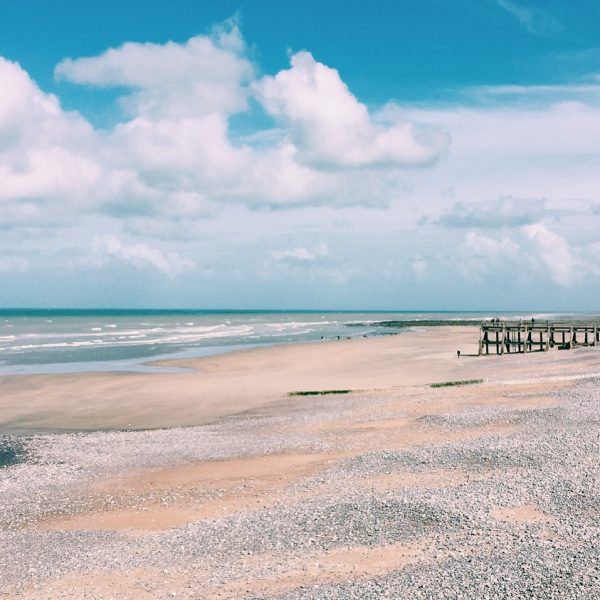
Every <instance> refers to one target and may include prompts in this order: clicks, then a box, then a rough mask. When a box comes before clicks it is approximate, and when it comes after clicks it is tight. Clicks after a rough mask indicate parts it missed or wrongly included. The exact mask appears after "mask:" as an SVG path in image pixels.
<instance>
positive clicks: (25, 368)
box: [0, 309, 570, 375]
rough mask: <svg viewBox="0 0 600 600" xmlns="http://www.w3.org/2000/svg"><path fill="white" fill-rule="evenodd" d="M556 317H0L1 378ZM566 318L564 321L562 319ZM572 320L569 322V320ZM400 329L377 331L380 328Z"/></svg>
mask: <svg viewBox="0 0 600 600" xmlns="http://www.w3.org/2000/svg"><path fill="white" fill-rule="evenodd" d="M531 316H534V317H535V318H553V317H555V316H557V315H556V314H552V315H550V314H543V315H542V314H535V313H526V312H522V313H490V312H401V311H400V312H331V311H327V312H316V311H308V312H307V311H289V312H288V311H206V310H21V309H0V375H7V374H17V373H56V372H78V371H106V370H110V371H112V370H126V371H146V370H156V367H152V366H150V365H148V364H147V363H148V362H149V361H151V360H155V359H157V358H178V357H199V356H206V355H210V354H217V353H221V352H228V351H232V350H236V349H242V348H250V347H253V346H262V345H269V344H279V343H293V342H307V341H315V340H321V339H324V340H328V339H336V338H337V337H338V336H339V337H340V338H347V337H362V336H365V335H366V336H372V335H384V334H389V333H399V332H402V331H404V330H406V329H407V328H414V327H418V326H419V324H421V323H422V324H427V323H428V322H431V321H448V322H453V321H454V322H455V321H457V320H472V321H474V322H476V323H477V322H479V321H481V320H482V319H485V318H491V317H500V318H502V317H512V318H514V317H523V318H531ZM563 316H565V315H563ZM569 316H570V315H569ZM389 321H401V322H402V325H397V326H393V327H389V326H388V327H383V326H381V322H389Z"/></svg>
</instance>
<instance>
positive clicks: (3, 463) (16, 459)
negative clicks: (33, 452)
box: [0, 437, 26, 469]
mask: <svg viewBox="0 0 600 600" xmlns="http://www.w3.org/2000/svg"><path fill="white" fill-rule="evenodd" d="M25 455H26V450H25V447H24V446H23V444H22V442H21V441H19V439H18V438H14V437H0V469H1V468H2V467H9V466H10V465H16V464H17V463H21V462H24V460H25Z"/></svg>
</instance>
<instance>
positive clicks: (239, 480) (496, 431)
mask: <svg viewBox="0 0 600 600" xmlns="http://www.w3.org/2000/svg"><path fill="white" fill-rule="evenodd" d="M472 360H473V362H475V361H476V360H477V359H472ZM501 361H502V362H501ZM597 365H600V355H598V354H597V351H596V349H577V350H574V351H572V352H570V353H568V355H567V353H560V352H555V353H550V354H546V355H531V356H527V357H522V356H521V357H518V356H517V357H508V358H490V359H480V362H479V363H477V369H478V370H479V372H480V373H481V375H482V379H483V380H484V381H483V383H481V384H475V385H468V386H457V387H447V388H431V387H430V386H429V385H426V384H422V385H408V386H401V385H400V386H395V387H390V388H387V389H381V390H373V391H369V390H366V391H360V392H355V393H351V394H344V395H335V394H331V395H325V396H306V397H295V396H294V397H282V398H281V399H280V400H278V401H276V402H273V403H270V404H268V405H266V406H263V407H258V408H254V409H252V410H250V411H249V412H245V413H241V414H235V415H230V416H226V417H220V418H219V419H217V420H216V421H214V422H212V423H207V424H204V425H199V426H195V427H185V428H170V429H155V430H142V431H96V432H72V433H41V434H40V433H35V434H34V433H23V432H17V433H15V432H13V433H8V432H7V433H6V434H4V435H3V437H2V438H1V439H2V441H1V446H0V457H3V459H4V462H5V463H6V466H4V467H3V468H2V469H0V494H1V498H2V501H1V502H0V544H1V548H2V551H1V552H0V577H1V579H0V597H2V598H6V599H9V598H10V599H13V598H30V599H34V598H35V599H40V600H41V599H45V598H73V599H75V598H115V599H117V598H119V599H125V598H131V599H138V598H198V599H200V598H243V599H251V598H252V599H259V598H261V599H263V598H264V599H267V598H269V599H270V598H281V599H308V598H311V599H319V600H321V599H330V598H331V599H333V598H335V599H347V598H348V599H350V598H353V599H354V598H356V599H367V598H574V599H575V598H577V599H579V598H597V597H598V596H599V595H600V548H599V545H600V521H599V515H600V464H599V461H598V459H599V454H600V416H599V415H600V378H598V377H597V375H596V373H595V372H596V370H600V369H598V368H597Z"/></svg>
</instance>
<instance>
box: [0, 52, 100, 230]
mask: <svg viewBox="0 0 600 600" xmlns="http://www.w3.org/2000/svg"><path fill="white" fill-rule="evenodd" d="M0 89H2V93H1V94H0V226H2V225H4V226H6V224H7V223H8V224H19V223H23V224H28V225H31V224H40V223H42V222H43V221H44V220H45V219H46V218H47V217H48V216H49V213H50V214H52V213H53V212H54V213H56V212H57V211H59V212H60V211H61V209H64V206H63V205H64V204H72V203H78V202H81V199H82V198H88V197H89V193H90V191H91V190H93V189H94V188H95V187H96V186H97V184H98V183H99V181H100V180H101V174H102V167H101V165H100V164H99V161H98V159H97V156H96V150H97V148H96V146H95V135H94V131H93V129H92V128H91V126H90V125H89V124H88V123H87V122H86V121H85V120H84V119H83V118H82V117H81V116H80V115H78V114H77V113H72V112H71V113H70V112H65V111H63V110H62V108H61V106H60V103H59V101H58V99H57V98H56V97H55V96H53V95H51V94H45V93H43V92H42V91H41V90H40V89H39V88H38V87H37V85H36V84H35V83H34V82H33V81H32V80H31V78H30V77H29V76H28V75H27V73H26V72H25V71H24V70H23V69H22V68H21V67H20V66H19V65H18V64H17V63H13V62H10V61H8V60H6V59H4V58H2V57H0ZM47 203H49V204H50V206H45V204H47Z"/></svg>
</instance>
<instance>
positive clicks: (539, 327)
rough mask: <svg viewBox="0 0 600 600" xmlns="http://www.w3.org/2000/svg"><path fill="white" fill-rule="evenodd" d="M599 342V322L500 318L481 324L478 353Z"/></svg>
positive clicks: (563, 348) (564, 346)
mask: <svg viewBox="0 0 600 600" xmlns="http://www.w3.org/2000/svg"><path fill="white" fill-rule="evenodd" d="M596 345H600V321H538V320H531V321H500V320H498V319H493V320H491V321H485V322H484V323H482V324H481V330H480V335H479V355H482V354H490V353H491V354H504V353H507V354H511V353H515V352H521V353H525V352H547V351H548V350H550V349H551V348H558V349H559V350H570V349H571V348H574V347H575V346H596Z"/></svg>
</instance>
